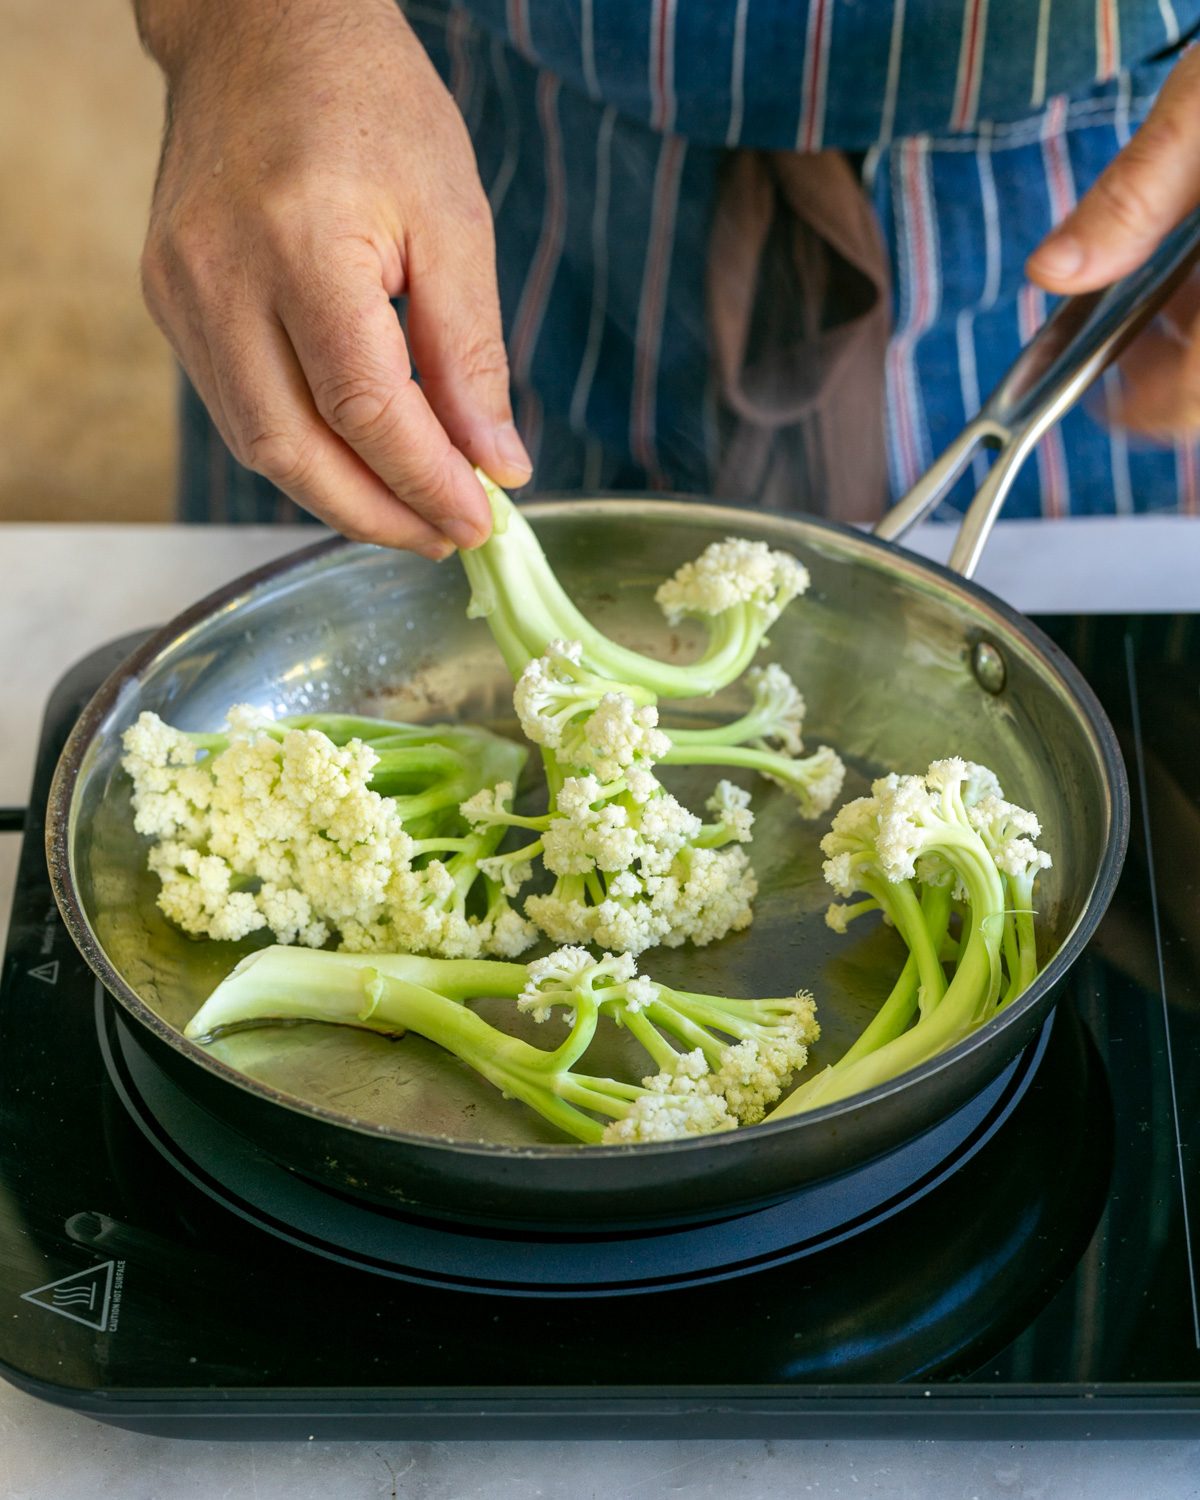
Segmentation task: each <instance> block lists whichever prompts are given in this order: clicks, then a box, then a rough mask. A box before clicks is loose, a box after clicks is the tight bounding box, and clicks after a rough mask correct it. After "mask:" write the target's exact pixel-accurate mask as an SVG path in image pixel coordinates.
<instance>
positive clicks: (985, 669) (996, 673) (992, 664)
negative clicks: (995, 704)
mask: <svg viewBox="0 0 1200 1500" xmlns="http://www.w3.org/2000/svg"><path fill="white" fill-rule="evenodd" d="M971 670H972V671H973V672H974V673H975V681H976V682H977V683H978V684H979V686H980V687H981V688H982V689H983V690H984V692H985V693H999V692H1001V691H1002V690H1003V688H1004V684H1005V681H1006V680H1007V678H1008V668H1007V667H1006V666H1005V665H1004V658H1003V656H1001V655H1000V650H999V647H997V646H993V645H992V643H991V641H976V642H975V648H974V650H973V651H972V652H971Z"/></svg>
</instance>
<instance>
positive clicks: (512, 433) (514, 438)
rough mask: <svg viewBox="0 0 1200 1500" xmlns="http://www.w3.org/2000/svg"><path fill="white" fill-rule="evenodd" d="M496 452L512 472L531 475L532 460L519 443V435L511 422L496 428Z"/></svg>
mask: <svg viewBox="0 0 1200 1500" xmlns="http://www.w3.org/2000/svg"><path fill="white" fill-rule="evenodd" d="M496 452H497V454H498V455H499V457H500V459H501V461H502V462H503V463H505V464H506V465H508V467H509V468H510V469H512V470H513V471H514V472H520V473H522V474H524V475H525V476H526V477H528V476H529V475H530V474H532V473H533V460H532V459H531V458H530V457H529V454H528V452H527V451H526V448H525V444H524V443H523V442H522V441H521V434H520V433H519V432H518V431H517V429H516V427H515V426H514V425H513V424H512V423H511V422H505V423H504V425H503V426H502V427H497V428H496Z"/></svg>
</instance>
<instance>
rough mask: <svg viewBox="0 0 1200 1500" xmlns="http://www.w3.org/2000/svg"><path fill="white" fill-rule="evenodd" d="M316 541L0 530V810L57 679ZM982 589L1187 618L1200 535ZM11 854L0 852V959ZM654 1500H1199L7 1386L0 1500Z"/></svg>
mask: <svg viewBox="0 0 1200 1500" xmlns="http://www.w3.org/2000/svg"><path fill="white" fill-rule="evenodd" d="M314 535H315V533H314V531H313V530H312V529H311V528H278V529H268V528H240V529H236V530H235V529H232V528H217V527H214V528H209V529H187V530H185V529H183V528H178V527H148V526H137V527H115V526H94V527H85V526H60V527H51V526H6V527H0V680H2V681H3V683H4V693H3V699H2V700H0V701H2V702H3V705H4V707H3V711H2V713H0V725H2V727H3V734H0V805H14V804H23V803H24V802H25V800H26V798H27V796H28V790H29V778H30V775H31V771H32V766H33V756H34V750H35V746H36V742H37V734H38V727H39V724H40V720H41V714H42V709H43V707H44V704H45V701H46V698H47V696H48V693H49V690H50V688H51V687H52V685H53V684H54V682H55V681H56V680H57V678H58V677H59V675H60V674H61V673H62V672H63V671H65V670H66V668H67V667H69V666H70V665H71V664H72V663H73V662H75V661H76V660H78V659H79V658H80V657H81V656H83V655H85V654H86V653H87V651H88V650H89V649H90V648H92V647H93V646H95V645H98V644H99V643H101V642H103V641H105V640H109V639H111V638H113V637H115V636H118V635H121V634H123V633H125V632H128V631H133V630H137V629H139V628H143V627H148V626H152V625H156V624H159V623H161V622H162V621H163V620H165V619H167V618H169V617H170V616H171V615H172V614H174V613H176V612H177V611H178V610H179V609H181V608H183V607H184V606H186V605H187V604H189V603H191V602H192V601H194V600H195V599H197V598H199V597H200V596H201V595H202V594H204V593H206V592H207V591H208V590H210V589H212V588H214V587H216V586H217V585H219V584H221V583H224V582H226V581H227V580H228V579H230V578H232V577H235V576H236V575H238V574H240V573H243V572H246V571H247V570H248V569H250V568H252V567H254V566H256V565H257V564H258V563H260V562H263V561H266V560H267V559H269V558H271V557H274V556H277V555H278V554H280V553H282V552H286V551H289V550H291V549H292V548H293V547H296V546H300V545H305V544H307V543H308V542H310V541H311V540H313V538H314ZM914 545H915V546H916V548H917V550H920V551H922V552H924V553H926V555H929V556H937V557H939V558H940V557H944V556H945V554H946V551H947V550H948V545H949V542H948V537H947V534H946V533H945V532H944V531H941V530H940V529H938V528H926V529H925V531H924V532H923V533H919V534H918V536H917V538H916V540H915V543H914ZM448 566H453V564H448ZM979 582H981V583H983V584H984V585H986V586H987V587H989V588H991V589H993V590H994V591H995V592H996V593H998V594H1000V595H1001V596H1002V597H1003V598H1005V599H1007V600H1008V601H1009V602H1010V603H1012V604H1014V605H1015V606H1017V607H1018V608H1020V609H1023V610H1026V611H1029V612H1038V611H1043V612H1051V611H1069V610H1093V611H1094V610H1109V611H1121V610H1138V609H1141V610H1162V611H1193V612H1194V611H1200V521H1195V520H1188V519H1181V518H1139V519H1137V520H1128V521H1126V520H1116V521H1113V520H1090V521H1089V520H1075V521H1065V522H1056V523H1047V522H1040V523H1030V524H1023V523H1018V522H1012V523H1001V525H1000V526H999V527H998V528H997V533H996V535H995V536H994V538H993V540H992V542H991V543H990V544H989V549H988V552H987V554H986V556H985V558H984V562H983V565H982V568H981V570H980V574H979ZM18 844H19V840H18V839H17V838H16V837H12V836H3V835H0V941H2V939H3V934H4V931H5V930H6V927H7V922H8V910H9V904H10V901H11V892H12V882H13V872H14V869H15V860H16V853H17V845H18ZM2 1314H3V1309H0V1315H2ZM650 1342H651V1341H650V1340H648V1344H647V1350H646V1351H645V1354H644V1357H645V1358H647V1359H649V1358H652V1356H651V1355H650V1353H649V1349H650ZM633 1353H634V1352H633V1351H631V1354H633ZM668 1494H669V1495H687V1496H695V1497H710V1496H712V1497H717V1496H720V1497H724V1496H728V1495H730V1494H737V1495H745V1496H748V1497H764V1500H766V1497H775V1496H780V1497H783V1496H787V1497H794V1496H806V1495H810V1494H811V1495H813V1496H814V1497H819V1496H827V1497H831V1500H832V1497H846V1496H854V1497H855V1500H867V1497H881V1500H882V1497H886V1500H940V1497H943V1496H945V1497H954V1500H972V1497H977V1500H1001V1497H1003V1500H1034V1497H1038V1500H1041V1497H1047V1500H1049V1497H1055V1500H1059V1497H1061V1500H1075V1497H1083V1496H1087V1497H1088V1500H1128V1497H1129V1496H1131V1495H1136V1496H1137V1497H1138V1500H1197V1497H1200V1442H1197V1441H1176V1442H1140V1441H1138V1442H1125V1443H1113V1442H1107V1441H1100V1440H1091V1441H1088V1442H1069V1443H1028V1444H1011V1443H1007V1442H993V1443H931V1442H906V1443H898V1442H892V1441H879V1442H873V1443H872V1442H852V1441H839V1442H827V1443H826V1442H769V1443H768V1442H711V1443H699V1442H692V1443H658V1444H652V1443H641V1442H625V1443H621V1444H598V1443H587V1444H584V1443H580V1444H565V1445H561V1446H550V1445H548V1444H533V1443H512V1444H496V1443H479V1444H470V1443H461V1444H403V1443H374V1442H365V1443H354V1444H321V1443H307V1444H299V1443H269V1444H268V1443H254V1444H232V1443H231V1444H221V1443H188V1444H184V1443H180V1442H175V1441H170V1440H164V1439H153V1438H146V1437H141V1436H138V1435H135V1434H130V1433H123V1432H119V1431H117V1430H115V1429H112V1428H107V1427H103V1426H100V1425H99V1424H97V1423H94V1422H92V1421H90V1420H89V1419H87V1418H84V1417H79V1416H76V1415H74V1414H72V1413H69V1412H66V1411H61V1410H59V1409H57V1408H53V1407H50V1406H47V1405H44V1404H42V1403H39V1402H36V1401H34V1400H32V1399H31V1398H29V1397H27V1396H25V1395H23V1394H21V1393H20V1392H18V1391H16V1390H15V1389H14V1388H12V1387H11V1386H8V1385H5V1384H3V1383H0V1500H49V1497H52V1496H53V1497H54V1500H76V1497H80V1500H82V1497H84V1496H86V1497H88V1500H109V1497H112V1500H141V1497H145V1500H175V1497H177V1496H178V1497H184V1496H186V1497H188V1500H195V1497H197V1496H200V1497H203V1500H215V1497H217V1496H225V1495H228V1496H239V1497H240V1496H242V1495H247V1496H254V1497H255V1500H275V1497H281V1500H282V1497H284V1496H286V1497H287V1500H305V1497H307V1496H320V1497H322V1500H343V1497H345V1500H350V1497H354V1500H358V1497H369V1496H379V1497H385V1496H405V1497H413V1500H422V1497H429V1500H433V1497H445V1500H458V1497H467V1496H479V1497H487V1500H492V1497H495V1500H505V1497H510V1496H511V1497H524V1496H567V1497H575V1496H579V1497H589V1500H590V1497H618V1496H646V1497H659V1496H663V1495H668Z"/></svg>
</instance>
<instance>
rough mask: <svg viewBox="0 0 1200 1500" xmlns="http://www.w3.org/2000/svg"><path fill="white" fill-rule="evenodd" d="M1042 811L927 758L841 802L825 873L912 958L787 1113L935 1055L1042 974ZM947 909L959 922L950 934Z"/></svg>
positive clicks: (846, 913)
mask: <svg viewBox="0 0 1200 1500" xmlns="http://www.w3.org/2000/svg"><path fill="white" fill-rule="evenodd" d="M1040 832H1041V828H1040V825H1039V823H1038V819H1037V818H1036V816H1035V815H1034V814H1033V813H1031V812H1028V811H1026V810H1025V809H1024V808H1020V807H1017V806H1015V805H1014V804H1013V803H1011V802H1006V801H1005V800H1004V797H1003V793H1002V791H1001V788H1000V784H999V782H998V781H997V779H996V777H995V776H994V775H993V773H992V772H991V771H989V770H987V769H986V768H985V767H983V766H978V765H975V764H973V763H971V762H969V761H963V760H959V759H950V760H942V761H935V762H934V763H933V764H932V765H931V766H930V767H929V770H928V771H927V772H926V773H925V775H924V776H897V775H891V776H886V777H883V778H882V779H880V780H879V781H876V782H875V784H874V785H873V787H872V789H871V795H870V796H869V797H860V798H857V799H856V800H855V801H853V802H849V803H847V804H846V806H845V807H843V808H842V809H841V810H840V812H839V813H838V814H837V816H836V817H835V818H834V820H833V825H832V827H831V829H830V831H829V833H828V834H826V836H825V838H824V839H823V840H822V842H821V847H822V850H823V852H824V853H825V854H826V856H827V859H826V862H825V878H826V880H827V881H828V882H829V884H830V885H831V886H833V888H834V890H835V891H837V892H838V893H839V894H840V895H842V896H852V895H855V894H857V893H860V892H861V893H862V894H863V895H864V896H865V898H866V899H864V900H860V901H858V902H856V903H854V904H853V905H844V904H835V905H834V906H832V907H831V908H830V910H829V914H828V920H829V922H830V925H831V926H832V927H834V928H835V929H838V930H841V931H844V930H845V928H846V925H847V924H848V923H849V922H852V921H855V920H857V919H858V918H859V917H861V916H862V915H863V914H864V913H866V912H868V911H872V910H878V911H880V912H882V913H883V915H884V916H885V918H886V919H887V920H888V921H889V922H890V923H891V925H892V926H893V927H894V928H895V929H896V931H897V933H898V934H899V936H900V938H901V939H902V941H903V942H904V944H905V946H906V947H907V948H908V957H907V960H906V962H905V964H904V967H903V969H902V970H901V973H900V976H899V978H898V979H897V981H896V984H895V986H894V987H893V989H892V991H891V993H890V994H889V995H888V997H887V998H886V1000H885V1001H884V1003H883V1004H882V1006H881V1007H880V1009H879V1011H878V1012H877V1013H876V1015H875V1017H874V1018H873V1019H872V1021H871V1023H870V1025H869V1026H868V1027H867V1028H866V1029H865V1031H864V1032H863V1033H862V1035H861V1036H860V1037H859V1038H858V1040H857V1041H856V1042H855V1043H854V1045H853V1046H852V1047H851V1048H850V1049H849V1050H848V1051H847V1052H846V1053H845V1054H844V1055H843V1056H842V1057H841V1058H839V1060H838V1061H837V1062H836V1063H834V1064H833V1066H832V1067H829V1068H826V1069H825V1070H824V1071H823V1072H821V1073H818V1074H817V1075H815V1076H814V1077H813V1078H811V1079H809V1080H808V1081H807V1082H805V1083H804V1084H803V1085H802V1086H801V1087H800V1088H798V1089H797V1090H795V1092H793V1093H792V1094H791V1095H790V1096H789V1097H788V1098H787V1099H785V1100H784V1101H783V1103H782V1104H781V1105H780V1106H779V1107H778V1108H777V1109H776V1110H774V1111H773V1113H772V1114H771V1115H770V1117H769V1118H771V1119H781V1118H784V1117H786V1116H788V1115H795V1114H799V1113H801V1112H802V1111H804V1110H808V1109H815V1108H818V1107H819V1106H821V1105H825V1104H832V1103H834V1102H835V1101H837V1100H839V1099H845V1098H849V1097H850V1096H851V1095H853V1094H858V1093H861V1092H862V1091H863V1090H866V1089H870V1088H874V1087H876V1086H878V1085H879V1084H881V1083H886V1082H887V1081H889V1080H890V1079H892V1078H896V1077H898V1076H899V1075H900V1074H901V1073H905V1072H907V1071H908V1070H909V1069H911V1068H915V1067H917V1066H918V1065H919V1064H921V1063H923V1062H927V1061H928V1060H929V1059H930V1058H932V1057H936V1056H937V1055H938V1054H939V1053H940V1052H943V1051H945V1050H946V1049H947V1048H948V1047H952V1046H954V1044H955V1043H956V1042H960V1041H962V1040H963V1038H964V1037H966V1036H969V1035H970V1033H971V1032H972V1031H974V1030H975V1029H976V1028H977V1027H979V1026H981V1025H983V1024H984V1022H986V1021H988V1020H990V1019H991V1018H992V1017H993V1016H994V1015H996V1014H997V1013H998V1012H999V1011H1000V1010H1001V1009H1003V1007H1004V1006H1005V1005H1008V1004H1011V1003H1012V1001H1013V1000H1015V999H1016V998H1017V996H1018V995H1020V994H1021V993H1022V992H1023V991H1024V990H1025V989H1026V988H1027V987H1028V986H1029V984H1030V983H1031V982H1032V980H1033V979H1034V977H1035V976H1036V974H1037V971H1038V966H1037V947H1036V936H1035V932H1034V926H1033V897H1034V882H1035V880H1036V877H1037V875H1038V873H1039V872H1040V871H1042V870H1044V869H1047V868H1048V867H1049V865H1050V856H1049V855H1048V854H1046V853H1045V852H1044V851H1042V850H1040V849H1038V848H1037V846H1036V845H1035V844H1034V842H1033V840H1034V839H1035V838H1036V837H1037V836H1038V835H1039V833H1040ZM952 921H957V923H958V926H959V935H958V937H957V939H955V938H953V937H952V936H951V925H952Z"/></svg>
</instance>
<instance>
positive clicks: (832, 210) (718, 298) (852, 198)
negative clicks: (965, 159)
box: [708, 151, 891, 521]
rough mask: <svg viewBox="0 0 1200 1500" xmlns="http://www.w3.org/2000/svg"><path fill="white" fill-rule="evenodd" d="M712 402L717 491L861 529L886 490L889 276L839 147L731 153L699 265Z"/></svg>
mask: <svg viewBox="0 0 1200 1500" xmlns="http://www.w3.org/2000/svg"><path fill="white" fill-rule="evenodd" d="M708 304H709V321H710V325H711V333H712V342H713V348H714V353H715V358H716V368H717V376H718V381H719V388H720V395H721V406H722V413H721V420H722V442H721V458H720V463H719V466H718V470H717V475H716V490H717V494H718V495H719V496H721V497H723V498H727V499H739V500H749V501H753V502H754V503H755V504H757V505H762V506H765V507H768V508H770V509H772V510H804V511H809V512H814V513H816V514H818V515H825V516H830V517H832V518H833V519H835V520H838V521H870V520H874V519H875V518H876V517H878V516H879V515H881V514H882V512H883V509H884V506H885V503H886V494H887V469H886V457H885V450H884V430H883V423H884V417H883V403H884V356H885V352H886V348H887V340H888V334H889V331H890V323H891V313H890V294H889V280H888V266H887V257H886V252H885V250H884V247H883V241H882V238H881V236H880V233H879V227H878V225H877V223H876V221H875V215H874V213H873V211H872V209H871V205H870V203H869V202H868V201H867V197H866V194H865V193H864V191H863V189H862V186H861V184H860V182H859V180H858V177H857V176H856V174H855V172H854V169H853V168H852V166H851V165H850V163H849V161H847V159H846V157H845V156H843V155H842V154H841V153H840V152H837V151H822V152H819V153H816V154H813V155H801V154H800V153H798V152H788V151H736V152H733V153H731V154H730V156H729V158H728V160H727V161H726V162H725V164H724V166H723V167H722V176H721V182H720V184H719V188H718V196H717V208H716V215H715V218H714V222H713V229H712V236H711V240H710V244H709V257H708Z"/></svg>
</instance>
